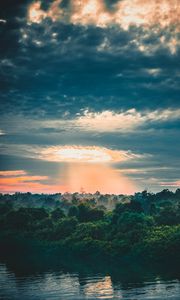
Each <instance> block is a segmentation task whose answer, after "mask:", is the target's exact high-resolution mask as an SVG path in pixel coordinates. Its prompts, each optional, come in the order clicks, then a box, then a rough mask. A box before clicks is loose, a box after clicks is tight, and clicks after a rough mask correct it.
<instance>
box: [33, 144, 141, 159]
mask: <svg viewBox="0 0 180 300" xmlns="http://www.w3.org/2000/svg"><path fill="white" fill-rule="evenodd" d="M140 157H141V155H138V154H134V153H132V152H130V151H121V150H111V149H108V148H104V147H98V146H78V145H68V146H54V147H48V148H45V149H42V150H41V151H40V153H39V158H40V159H43V160H48V161H57V162H75V163H78V162H80V163H81V162H86V163H115V162H122V161H126V160H129V159H137V158H140Z"/></svg>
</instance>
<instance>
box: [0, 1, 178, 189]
mask: <svg viewBox="0 0 180 300" xmlns="http://www.w3.org/2000/svg"><path fill="white" fill-rule="evenodd" d="M0 43H1V46H0V74H1V80H0V94H1V95H0V99H1V118H0V144H1V149H0V190H1V192H3V193H7V192H10V193H13V192H17V191H20V192H26V191H30V192H32V193H36V192H37V193H42V192H43V193H56V192H75V191H80V190H81V189H82V188H83V189H84V190H85V191H87V192H96V190H99V191H100V192H102V193H116V194H121V193H127V194H131V193H134V192H136V191H141V190H143V189H148V190H149V191H152V192H155V191H159V190H162V189H165V188H169V189H170V190H175V189H176V188H178V187H179V186H180V177H179V167H180V160H179V153H180V150H179V146H180V138H179V136H180V134H179V128H180V122H179V120H180V3H179V0H151V1H149V0H49V1H47V0H46V1H45V0H42V1H32V0H24V1H20V0H16V1H15V0H6V1H1V3H0Z"/></svg>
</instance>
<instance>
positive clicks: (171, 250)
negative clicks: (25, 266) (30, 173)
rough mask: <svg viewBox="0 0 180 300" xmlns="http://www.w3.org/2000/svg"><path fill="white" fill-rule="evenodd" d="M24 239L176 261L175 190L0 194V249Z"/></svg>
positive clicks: (179, 235) (89, 252)
mask: <svg viewBox="0 0 180 300" xmlns="http://www.w3.org/2000/svg"><path fill="white" fill-rule="evenodd" d="M111 207H113V209H110V208H111ZM27 239H28V240H35V241H37V242H38V243H43V244H44V243H45V244H46V247H56V248H57V249H58V251H59V252H60V253H71V254H72V255H78V256H82V257H87V256H95V257H97V256H99V257H111V258H113V259H114V258H116V259H117V258H124V257H139V258H140V257H141V258H146V259H149V260H159V259H161V260H163V259H167V258H169V259H172V260H174V259H176V260H178V259H180V189H177V190H176V191H175V192H174V193H173V192H171V191H169V190H163V191H161V192H159V193H156V194H152V193H148V192H147V191H143V192H141V193H136V194H135V195H133V196H124V195H119V196H117V195H101V194H100V193H96V194H94V195H89V194H78V193H76V194H72V195H71V194H66V195H61V194H55V195H32V194H30V193H26V194H18V193H16V194H14V195H2V194H1V195H0V246H1V252H3V251H4V252H6V251H9V250H8V249H9V246H10V245H11V249H12V247H14V249H17V248H18V247H17V245H19V243H20V244H21V245H22V243H23V241H24V243H26V240H27ZM18 249H19V248H18Z"/></svg>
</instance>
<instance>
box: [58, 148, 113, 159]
mask: <svg viewBox="0 0 180 300" xmlns="http://www.w3.org/2000/svg"><path fill="white" fill-rule="evenodd" d="M57 154H58V155H59V157H60V158H62V160H68V161H87V162H99V161H101V162H109V161H111V159H112V158H111V155H109V154H108V153H106V152H105V151H103V150H102V149H90V148H84V149H83V148H74V149H73V148H65V149H61V150H59V151H57Z"/></svg>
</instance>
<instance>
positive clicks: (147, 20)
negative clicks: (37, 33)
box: [28, 0, 180, 32]
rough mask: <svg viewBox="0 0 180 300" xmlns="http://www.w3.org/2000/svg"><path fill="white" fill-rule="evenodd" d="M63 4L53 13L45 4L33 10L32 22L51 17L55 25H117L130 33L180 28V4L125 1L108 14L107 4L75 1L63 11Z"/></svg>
mask: <svg viewBox="0 0 180 300" xmlns="http://www.w3.org/2000/svg"><path fill="white" fill-rule="evenodd" d="M61 2H62V0H54V1H53V2H52V4H51V5H50V6H49V9H48V10H46V11H44V10H42V9H41V1H37V2H33V4H31V5H30V6H29V10H28V20H29V21H30V22H34V23H40V22H42V21H43V19H44V18H46V17H49V18H51V19H52V21H57V20H61V21H63V22H69V23H73V24H81V25H89V24H94V25H96V26H100V27H105V26H108V25H109V24H117V25H119V26H121V27H122V28H123V29H125V30H127V29H128V28H129V27H130V26H131V25H135V26H138V27H139V26H144V27H146V28H150V27H154V26H156V25H158V26H159V27H160V28H165V27H168V26H172V25H173V26H175V27H176V29H175V32H177V31H178V30H179V28H180V6H179V0H160V1H157V0H151V1H150V0H121V1H118V2H117V3H116V4H114V10H113V11H110V10H108V8H107V6H106V5H105V1H104V0H71V1H70V6H69V7H68V8H67V7H66V8H64V9H62V8H61V7H60V3H61Z"/></svg>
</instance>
